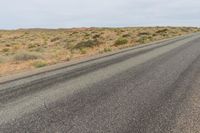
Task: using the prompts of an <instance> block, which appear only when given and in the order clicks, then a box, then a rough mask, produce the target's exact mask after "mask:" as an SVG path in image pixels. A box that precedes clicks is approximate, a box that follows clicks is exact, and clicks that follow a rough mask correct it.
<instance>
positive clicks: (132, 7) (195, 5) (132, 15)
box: [0, 0, 200, 29]
mask: <svg viewBox="0 0 200 133" xmlns="http://www.w3.org/2000/svg"><path fill="white" fill-rule="evenodd" d="M155 25H158V26H167V25H169V26H200V0H0V29H16V28H68V27H97V26H98V27H116V26H120V27H126V26H155Z"/></svg>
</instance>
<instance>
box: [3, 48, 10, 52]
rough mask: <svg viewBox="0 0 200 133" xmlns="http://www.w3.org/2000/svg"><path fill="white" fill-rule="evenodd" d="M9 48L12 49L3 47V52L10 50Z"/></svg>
mask: <svg viewBox="0 0 200 133" xmlns="http://www.w3.org/2000/svg"><path fill="white" fill-rule="evenodd" d="M9 50H10V49H9V48H3V49H2V52H4V53H5V52H8V51H9Z"/></svg>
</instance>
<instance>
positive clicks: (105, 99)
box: [0, 33, 200, 133]
mask: <svg viewBox="0 0 200 133" xmlns="http://www.w3.org/2000/svg"><path fill="white" fill-rule="evenodd" d="M30 73H31V72H30ZM30 73H26V74H22V75H21V76H19V75H18V76H12V77H9V78H1V79H0V132H1V133H12V132H17V133H28V132H30V133H32V132H33V133H37V132H47V133H169V132H170V133H199V132H200V34H199V33H197V34H192V35H187V36H183V37H178V38H173V39H170V40H165V41H163V42H157V43H155V44H151V45H147V46H139V47H135V48H128V49H125V50H121V51H119V52H115V53H112V54H106V55H103V56H100V57H98V58H97V57H95V58H92V59H90V60H86V61H82V62H78V63H74V64H73V63H72V64H69V65H66V66H64V65H61V66H59V67H55V68H51V69H48V70H41V71H40V70H38V73H31V74H30Z"/></svg>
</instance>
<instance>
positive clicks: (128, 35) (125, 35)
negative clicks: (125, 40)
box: [122, 34, 131, 37]
mask: <svg viewBox="0 0 200 133" xmlns="http://www.w3.org/2000/svg"><path fill="white" fill-rule="evenodd" d="M130 36H131V35H130V34H124V35H122V37H130Z"/></svg>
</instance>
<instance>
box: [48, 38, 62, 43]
mask: <svg viewBox="0 0 200 133" xmlns="http://www.w3.org/2000/svg"><path fill="white" fill-rule="evenodd" d="M58 40H60V38H59V37H55V38H53V39H51V40H50V41H51V42H55V41H58Z"/></svg>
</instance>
